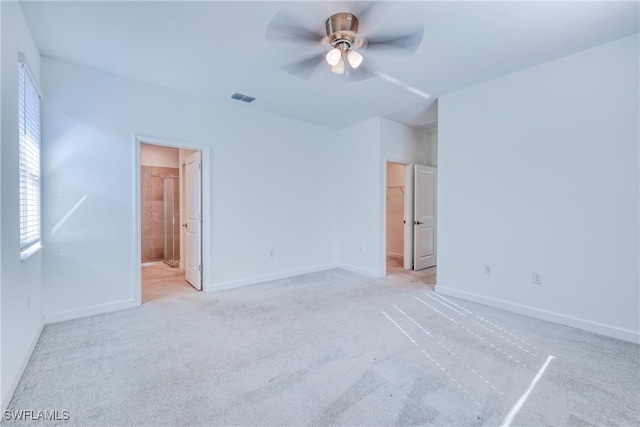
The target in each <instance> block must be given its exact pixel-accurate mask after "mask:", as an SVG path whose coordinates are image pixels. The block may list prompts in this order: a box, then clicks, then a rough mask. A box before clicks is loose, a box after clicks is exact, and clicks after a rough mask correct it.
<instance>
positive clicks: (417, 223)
mask: <svg viewBox="0 0 640 427" xmlns="http://www.w3.org/2000/svg"><path fill="white" fill-rule="evenodd" d="M414 224H415V225H420V224H424V223H423V222H420V221H414Z"/></svg>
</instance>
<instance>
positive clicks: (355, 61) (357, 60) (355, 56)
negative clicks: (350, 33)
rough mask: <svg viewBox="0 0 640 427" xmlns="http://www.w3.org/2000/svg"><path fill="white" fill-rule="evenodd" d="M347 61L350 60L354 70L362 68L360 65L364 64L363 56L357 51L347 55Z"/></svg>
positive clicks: (351, 51)
mask: <svg viewBox="0 0 640 427" xmlns="http://www.w3.org/2000/svg"><path fill="white" fill-rule="evenodd" d="M347 59H348V60H349V64H350V65H351V66H352V67H353V68H358V67H359V66H360V64H362V61H363V60H364V58H363V56H362V55H360V54H359V53H358V52H356V51H355V50H350V51H349V53H348V54H347Z"/></svg>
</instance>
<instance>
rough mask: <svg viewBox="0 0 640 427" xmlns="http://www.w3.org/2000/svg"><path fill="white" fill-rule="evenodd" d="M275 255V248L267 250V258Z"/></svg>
mask: <svg viewBox="0 0 640 427" xmlns="http://www.w3.org/2000/svg"><path fill="white" fill-rule="evenodd" d="M275 257H276V250H275V249H271V250H270V251H269V258H275Z"/></svg>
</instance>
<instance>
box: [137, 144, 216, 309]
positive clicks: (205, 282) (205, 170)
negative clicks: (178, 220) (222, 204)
mask: <svg viewBox="0 0 640 427" xmlns="http://www.w3.org/2000/svg"><path fill="white" fill-rule="evenodd" d="M133 138H134V147H135V156H134V157H135V160H134V174H133V176H134V183H133V203H134V206H135V208H134V256H135V257H136V263H137V264H138V265H139V267H138V268H135V269H134V272H135V273H134V277H133V299H134V302H135V304H136V305H141V304H142V261H141V260H142V176H141V172H140V145H141V144H152V145H159V146H163V147H172V148H184V149H187V150H196V151H200V152H201V153H202V211H203V213H204V215H203V221H202V270H203V271H202V290H203V291H204V292H209V291H210V288H211V286H210V282H211V264H212V263H211V256H210V254H211V239H210V236H211V225H212V224H211V185H210V183H211V167H210V165H211V155H210V147H207V146H204V145H197V144H191V143H187V142H184V141H177V140H172V139H164V138H156V137H152V136H145V135H134V136H133ZM181 261H182V260H181Z"/></svg>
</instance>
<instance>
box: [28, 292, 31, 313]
mask: <svg viewBox="0 0 640 427" xmlns="http://www.w3.org/2000/svg"><path fill="white" fill-rule="evenodd" d="M30 308H31V294H27V310H28V309H30Z"/></svg>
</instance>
